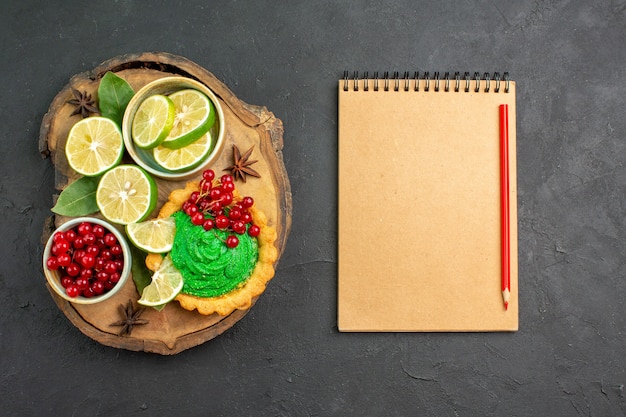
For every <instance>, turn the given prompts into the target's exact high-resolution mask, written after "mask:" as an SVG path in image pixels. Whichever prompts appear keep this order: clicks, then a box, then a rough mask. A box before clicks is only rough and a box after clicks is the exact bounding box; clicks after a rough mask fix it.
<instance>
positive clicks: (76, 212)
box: [52, 177, 100, 217]
mask: <svg viewBox="0 0 626 417" xmlns="http://www.w3.org/2000/svg"><path fill="white" fill-rule="evenodd" d="M99 181H100V177H81V178H79V179H77V180H76V181H74V182H73V183H71V184H70V185H68V186H67V187H66V188H65V190H63V191H62V192H61V194H60V195H59V199H58V200H57V203H56V204H55V205H54V207H52V211H53V212H54V213H56V214H60V215H62V216H74V217H75V216H85V215H87V214H91V213H95V212H96V211H98V204H97V203H96V190H97V188H98V182H99Z"/></svg>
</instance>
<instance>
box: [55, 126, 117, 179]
mask: <svg viewBox="0 0 626 417" xmlns="http://www.w3.org/2000/svg"><path fill="white" fill-rule="evenodd" d="M123 153H124V140H123V139H122V132H121V131H120V129H119V128H118V127H117V125H116V124H115V122H114V121H113V120H111V119H108V118H106V117H100V116H94V117H87V118H86V119H82V120H81V121H80V122H78V123H76V124H75V125H74V126H72V128H71V129H70V132H69V134H68V135H67V142H66V143H65V155H66V156H67V162H68V163H69V165H70V167H72V169H74V171H76V172H78V173H79V174H82V175H85V176H88V177H93V176H96V175H100V174H102V173H103V172H105V171H107V170H109V169H110V168H112V167H114V166H115V165H117V164H118V163H119V162H120V160H121V159H122V154H123Z"/></svg>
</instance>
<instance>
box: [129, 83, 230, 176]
mask: <svg viewBox="0 0 626 417" xmlns="http://www.w3.org/2000/svg"><path fill="white" fill-rule="evenodd" d="M188 88H193V89H196V90H198V91H201V92H202V93H204V94H206V96H207V97H208V98H209V100H211V102H212V103H213V106H214V107H215V111H216V112H217V114H216V117H215V123H214V125H213V127H212V128H211V129H210V130H209V132H210V133H211V136H212V138H213V139H214V140H215V146H214V147H213V150H212V151H211V152H210V153H209V154H208V155H207V156H206V158H205V159H204V160H203V161H202V162H201V163H200V164H199V165H198V166H196V167H195V168H192V169H190V170H187V171H181V172H172V171H169V170H167V169H165V168H163V167H161V166H160V165H159V164H157V163H156V161H155V160H154V157H153V156H152V150H145V149H141V148H138V147H136V146H135V143H134V142H133V138H132V135H131V127H132V124H133V119H134V117H135V114H136V113H137V108H138V107H139V105H140V104H141V103H142V102H143V101H144V100H145V99H146V98H148V97H149V96H151V95H154V94H163V95H168V94H171V93H173V92H175V91H178V90H183V89H188ZM122 136H123V137H124V145H125V146H126V150H127V151H128V153H129V155H130V157H131V158H132V159H133V160H134V161H135V163H136V164H137V165H139V166H140V167H142V168H143V169H145V170H146V171H148V172H149V173H150V174H152V175H154V176H157V177H159V178H163V179H166V180H172V181H177V180H182V179H186V178H191V177H193V176H195V175H196V174H199V173H201V172H202V171H204V170H205V169H206V168H207V167H208V166H210V165H211V164H212V163H213V162H215V161H216V160H217V158H218V157H219V155H220V153H221V152H222V149H223V148H224V112H223V111H222V106H221V105H220V102H219V100H218V99H217V97H216V96H215V94H213V92H212V91H211V90H210V89H209V88H208V87H207V86H205V85H204V84H202V83H200V82H198V81H195V80H192V79H191V78H185V77H165V78H160V79H158V80H155V81H152V82H150V83H148V84H146V85H145V86H143V87H142V88H141V89H139V91H137V93H135V95H134V96H133V97H132V98H131V100H130V102H129V103H128V106H127V107H126V111H125V112H124V118H123V119H122Z"/></svg>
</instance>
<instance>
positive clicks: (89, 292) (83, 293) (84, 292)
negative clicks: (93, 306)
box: [82, 287, 96, 298]
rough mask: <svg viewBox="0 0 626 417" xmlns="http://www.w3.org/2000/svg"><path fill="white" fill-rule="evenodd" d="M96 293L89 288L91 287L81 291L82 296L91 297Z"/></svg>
mask: <svg viewBox="0 0 626 417" xmlns="http://www.w3.org/2000/svg"><path fill="white" fill-rule="evenodd" d="M95 295H96V294H95V293H94V292H93V290H92V289H91V287H87V288H85V289H84V290H83V292H82V296H83V297H85V298H91V297H93V296H95Z"/></svg>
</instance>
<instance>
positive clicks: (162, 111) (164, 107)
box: [131, 94, 176, 149]
mask: <svg viewBox="0 0 626 417" xmlns="http://www.w3.org/2000/svg"><path fill="white" fill-rule="evenodd" d="M175 115H176V111H175V107H174V103H173V102H172V100H170V99H169V98H168V97H166V96H163V95H160V94H155V95H153V96H150V97H148V98H147V99H145V100H144V101H142V102H141V104H140V105H139V108H138V109H137V113H135V117H134V118H133V124H132V127H131V134H132V137H133V141H134V142H135V145H137V146H138V147H139V148H142V149H152V148H154V147H155V146H157V145H159V144H161V142H163V141H164V140H165V138H166V137H167V135H169V133H170V131H171V130H172V127H173V126H174V116H175Z"/></svg>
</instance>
